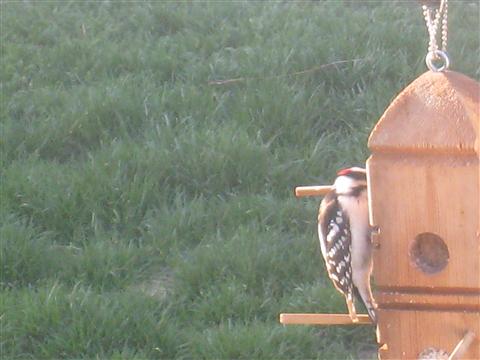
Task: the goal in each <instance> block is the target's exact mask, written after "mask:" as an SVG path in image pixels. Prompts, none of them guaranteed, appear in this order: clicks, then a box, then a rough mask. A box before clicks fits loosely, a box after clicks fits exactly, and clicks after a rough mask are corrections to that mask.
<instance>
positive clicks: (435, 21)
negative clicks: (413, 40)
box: [422, 0, 449, 71]
mask: <svg viewBox="0 0 480 360" xmlns="http://www.w3.org/2000/svg"><path fill="white" fill-rule="evenodd" d="M422 10H423V16H424V18H425V24H426V25H427V30H428V35H429V42H428V53H427V57H426V59H425V61H426V62H427V66H428V68H429V69H430V70H432V71H444V70H446V69H447V68H448V66H449V59H448V55H447V39H448V0H442V1H441V3H440V6H439V8H438V9H434V8H433V7H429V6H427V5H423V6H422ZM440 22H441V23H442V26H441V32H442V33H441V40H442V50H441V51H440V50H439V49H438V45H437V32H438V28H439V24H440ZM434 60H435V61H443V63H444V64H443V66H440V67H437V66H436V65H434V63H433V61H434Z"/></svg>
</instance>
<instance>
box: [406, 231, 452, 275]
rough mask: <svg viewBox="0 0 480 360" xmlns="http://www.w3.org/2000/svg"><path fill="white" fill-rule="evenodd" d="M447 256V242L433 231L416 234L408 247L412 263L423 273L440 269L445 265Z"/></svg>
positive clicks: (434, 272) (433, 272)
mask: <svg viewBox="0 0 480 360" xmlns="http://www.w3.org/2000/svg"><path fill="white" fill-rule="evenodd" d="M449 257H450V254H449V252H448V247H447V244H445V241H443V239H442V238H441V237H440V236H438V235H436V234H433V233H429V232H426V233H421V234H418V235H417V236H415V239H414V240H413V243H412V245H411V247H410V259H411V261H412V263H413V264H414V265H415V266H416V267H417V268H418V269H420V270H421V271H423V272H424V273H425V274H436V273H438V272H440V271H442V270H443V269H444V268H445V267H446V266H447V264H448V259H449Z"/></svg>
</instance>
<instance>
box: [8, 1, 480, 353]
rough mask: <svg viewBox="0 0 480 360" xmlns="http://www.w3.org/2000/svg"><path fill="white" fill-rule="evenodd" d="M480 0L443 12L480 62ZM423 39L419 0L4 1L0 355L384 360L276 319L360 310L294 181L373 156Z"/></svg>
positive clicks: (358, 336) (456, 49)
mask: <svg viewBox="0 0 480 360" xmlns="http://www.w3.org/2000/svg"><path fill="white" fill-rule="evenodd" d="M479 11H480V9H479V5H478V2H476V1H472V2H465V1H463V2H452V3H451V4H450V13H449V52H450V54H451V60H452V67H453V69H455V70H458V71H461V72H463V73H465V74H467V75H469V76H471V77H473V78H475V79H477V80H478V79H479V78H480V60H479V55H478V54H479V53H480V41H479V36H478V34H479V31H480V25H479ZM426 47H427V35H426V29H425V25H424V22H423V18H422V12H421V9H420V7H419V5H418V2H410V3H406V2H390V1H383V2H371V1H370V2H360V1H359V2H343V1H327V2H307V1H298V2H246V1H245V2H244V1H234V2H226V1H225V2H224V1H211V2H200V1H191V2H172V1H165V2H162V1H156V2H140V1H138V2H123V3H120V2H114V1H105V2H80V1H44V2H41V1H22V2H20V1H16V2H8V1H3V2H2V4H1V67H0V74H1V75H0V76H1V92H2V96H1V108H0V115H1V124H0V126H1V143H0V145H1V149H0V151H1V160H0V164H1V170H0V171H1V173H0V179H1V187H0V202H1V208H0V239H1V240H0V241H1V256H0V263H1V268H0V271H1V282H0V291H1V295H0V296H1V301H0V326H1V328H0V330H1V336H0V346H1V347H0V352H1V356H2V357H3V358H5V359H53V358H68V359H70V358H97V359H148V358H164V359H170V358H179V359H182V358H184V359H233V358H235V359H237V358H243V359H280V358H284V359H307V358H319V359H356V358H362V357H369V358H374V357H375V355H372V354H374V352H375V332H374V328H373V327H372V326H356V327H341V326H337V327H307V326H291V327H283V326H281V325H280V324H279V323H278V315H279V313H281V312H339V313H344V312H345V311H346V309H345V303H344V300H343V298H342V297H341V296H340V295H339V294H338V293H337V292H336V291H335V289H334V288H333V286H332V285H331V284H330V282H329V280H328V278H327V276H326V273H325V269H324V265H323V262H322V261H321V259H320V249H319V245H318V240H317V236H316V211H317V207H318V203H319V199H295V198H294V197H293V193H292V190H293V188H294V186H296V185H301V184H328V183H330V182H331V181H332V180H333V178H334V175H335V172H336V170H337V169H338V168H341V167H344V166H350V165H362V164H364V162H365V160H366V158H367V157H368V149H367V147H366V140H367V138H368V134H369V132H370V130H371V129H372V126H373V125H374V124H375V122H376V121H377V120H378V118H379V117H380V115H381V114H382V112H383V111H384V109H385V108H386V106H387V105H388V104H389V102H390V101H391V100H392V98H393V97H394V96H395V95H396V94H397V93H398V92H399V91H400V90H401V89H402V88H403V87H404V86H406V85H407V84H408V83H409V82H411V81H412V80H413V79H414V78H415V77H416V76H418V75H419V74H421V73H422V72H424V71H425V66H424V57H425V54H426ZM338 61H344V62H340V63H336V64H333V65H329V66H325V67H320V66H321V65H323V64H331V63H335V62H338ZM239 78H240V80H236V81H231V82H227V83H222V84H212V83H211V82H212V81H215V80H228V79H239Z"/></svg>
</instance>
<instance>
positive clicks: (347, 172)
mask: <svg viewBox="0 0 480 360" xmlns="http://www.w3.org/2000/svg"><path fill="white" fill-rule="evenodd" d="M352 171H353V170H352V169H351V168H347V169H342V170H339V171H338V172H337V176H345V175H348V174H350V173H351V172H352Z"/></svg>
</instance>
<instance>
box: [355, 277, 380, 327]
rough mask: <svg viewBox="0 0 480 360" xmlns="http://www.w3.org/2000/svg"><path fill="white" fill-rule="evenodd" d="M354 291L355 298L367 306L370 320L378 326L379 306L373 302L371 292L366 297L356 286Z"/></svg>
mask: <svg viewBox="0 0 480 360" xmlns="http://www.w3.org/2000/svg"><path fill="white" fill-rule="evenodd" d="M353 291H354V293H355V297H356V298H357V299H358V300H359V301H361V303H362V304H363V305H364V306H365V308H366V309H367V312H368V316H369V317H370V320H372V323H373V324H375V325H376V324H377V312H376V309H377V304H376V303H375V300H373V297H372V294H371V293H370V292H369V293H368V294H365V296H362V294H361V293H360V291H358V288H357V287H356V286H354V288H353Z"/></svg>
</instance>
